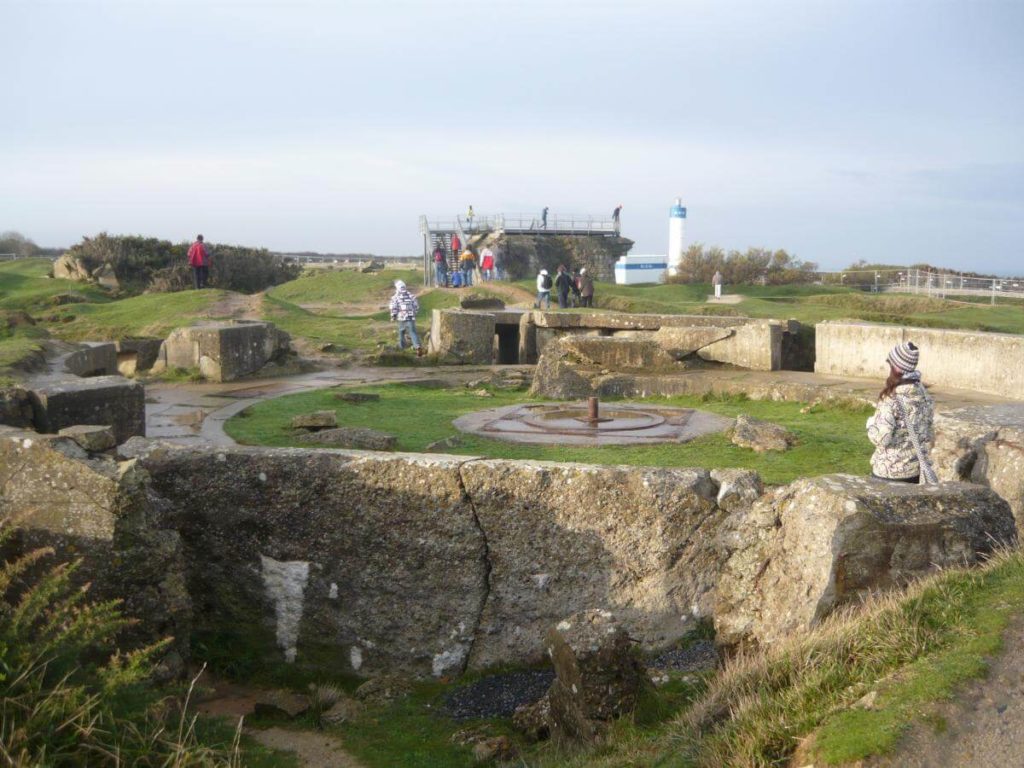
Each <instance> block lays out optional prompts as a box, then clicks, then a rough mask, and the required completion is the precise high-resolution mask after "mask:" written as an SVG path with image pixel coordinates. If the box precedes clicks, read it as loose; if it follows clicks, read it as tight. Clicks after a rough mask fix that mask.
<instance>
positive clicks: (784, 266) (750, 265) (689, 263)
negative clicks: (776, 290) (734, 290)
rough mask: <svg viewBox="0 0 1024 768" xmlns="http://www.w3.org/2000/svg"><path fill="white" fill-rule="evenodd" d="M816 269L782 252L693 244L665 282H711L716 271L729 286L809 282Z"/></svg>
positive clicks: (814, 276)
mask: <svg viewBox="0 0 1024 768" xmlns="http://www.w3.org/2000/svg"><path fill="white" fill-rule="evenodd" d="M817 270H818V265H817V264H815V263H814V262H813V261H801V260H800V259H798V258H796V256H793V255H792V254H790V253H787V252H786V251H784V250H782V249H779V250H776V251H772V250H769V249H768V248H747V250H746V251H735V250H734V251H725V250H724V249H722V248H719V247H718V246H717V245H712V246H705V245H704V244H703V243H694V244H693V245H691V246H690V247H689V248H687V249H686V253H685V254H683V259H682V262H681V264H680V266H679V269H678V272H677V274H676V275H674V276H672V277H669V278H668V282H670V283H710V282H711V278H712V277H714V274H715V272H721V273H722V280H723V281H724V282H725V283H729V284H732V285H736V284H739V283H762V284H766V285H785V284H788V283H812V282H814V281H815V280H817V279H818V274H817Z"/></svg>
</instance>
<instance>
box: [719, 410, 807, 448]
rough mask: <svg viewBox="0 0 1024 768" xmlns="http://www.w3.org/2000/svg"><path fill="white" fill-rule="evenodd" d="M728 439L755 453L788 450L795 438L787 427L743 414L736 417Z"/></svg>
mask: <svg viewBox="0 0 1024 768" xmlns="http://www.w3.org/2000/svg"><path fill="white" fill-rule="evenodd" d="M730 439H731V440H732V442H733V444H735V445H738V446H740V447H741V448H750V449H751V450H753V451H756V452H757V453H764V452H765V451H788V450H789V447H790V446H791V445H793V443H795V442H796V438H795V437H794V436H793V433H791V432H790V431H789V430H788V429H786V428H785V427H783V426H780V425H778V424H772V423H771V422H769V421H761V420H760V419H753V418H751V417H749V416H746V415H744V414H742V413H741V414H740V415H739V416H737V417H736V421H735V423H734V424H733V426H732V431H731V434H730Z"/></svg>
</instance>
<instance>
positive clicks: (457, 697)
mask: <svg viewBox="0 0 1024 768" xmlns="http://www.w3.org/2000/svg"><path fill="white" fill-rule="evenodd" d="M554 679H555V672H554V670H551V669H531V670H524V671H521V672H506V673H503V674H500V675H488V676H487V677H482V678H480V679H479V680H477V681H476V682H473V683H470V684H469V685H463V686H460V687H458V688H456V689H454V690H452V691H449V692H448V693H447V694H446V695H445V697H444V703H443V705H442V707H443V709H444V711H445V713H446V714H447V715H448V716H449V717H451V718H453V719H454V720H472V719H475V718H478V717H512V713H513V712H515V711H516V707H518V706H520V705H521V704H532V703H533V702H535V701H537V700H538V699H539V698H540V697H541V696H543V695H544V694H545V693H547V690H548V688H550V687H551V683H552V682H553V681H554Z"/></svg>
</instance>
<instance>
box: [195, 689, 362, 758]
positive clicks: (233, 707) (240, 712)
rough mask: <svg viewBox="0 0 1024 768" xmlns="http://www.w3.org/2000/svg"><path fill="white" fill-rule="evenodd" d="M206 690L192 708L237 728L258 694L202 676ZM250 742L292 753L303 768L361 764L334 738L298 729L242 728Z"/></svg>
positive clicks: (256, 691)
mask: <svg viewBox="0 0 1024 768" xmlns="http://www.w3.org/2000/svg"><path fill="white" fill-rule="evenodd" d="M203 684H204V685H205V686H207V688H208V689H209V690H208V692H207V693H206V695H204V696H203V697H202V698H201V700H200V701H199V703H198V704H197V706H196V710H197V711H198V712H200V713H201V714H203V715H206V716H208V717H221V718H225V719H227V720H229V721H230V722H231V723H232V725H237V724H238V720H239V718H242V717H245V716H247V715H249V714H251V713H252V711H253V707H254V706H255V705H256V701H257V700H258V698H259V691H258V690H257V689H254V688H250V687H248V686H245V685H241V684H238V683H229V682H226V681H224V680H216V679H213V678H208V677H205V676H204V680H203ZM242 732H243V733H244V734H245V735H246V736H249V737H250V738H252V739H253V740H254V741H257V742H259V743H260V744H262V745H263V746H265V747H269V748H270V749H277V750H281V751H284V752H294V753H295V755H296V757H297V758H298V760H299V764H300V765H302V766H305V768H363V764H362V763H360V762H359V761H358V760H356V758H355V757H353V756H352V755H351V754H349V753H348V752H346V751H345V747H344V745H343V744H342V742H341V739H339V738H338V737H337V736H334V735H332V734H330V733H326V732H324V731H319V730H306V729H299V728H282V727H278V726H274V727H271V728H262V729H261V728H243V731H242Z"/></svg>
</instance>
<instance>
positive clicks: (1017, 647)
mask: <svg viewBox="0 0 1024 768" xmlns="http://www.w3.org/2000/svg"><path fill="white" fill-rule="evenodd" d="M1003 642H1004V645H1003V648H1004V653H1003V655H1002V656H1000V657H999V658H997V659H995V660H994V661H993V663H992V666H991V668H990V671H989V676H988V677H987V678H986V679H984V680H981V681H978V682H977V683H974V684H973V685H971V686H970V687H969V688H968V689H967V690H966V691H965V692H964V693H962V694H960V695H959V696H957V699H956V701H955V702H952V703H950V704H948V705H946V706H945V707H943V708H942V710H941V711H940V713H939V714H941V715H942V717H944V718H945V720H946V722H947V723H948V724H949V730H948V731H946V732H945V733H941V734H937V733H935V731H934V730H933V729H931V728H930V727H928V726H925V725H919V726H915V727H914V728H913V729H912V730H911V732H910V733H909V734H908V735H907V737H906V738H905V739H904V740H903V742H902V743H901V745H900V750H899V753H898V754H897V755H895V756H893V757H889V758H887V759H885V760H879V761H872V762H871V763H870V765H871V766H872V767H873V768H883V767H884V768H896V767H897V766H899V768H961V766H962V767H963V768H967V767H968V766H970V768H1021V767H1022V766H1024V617H1018V619H1017V620H1016V621H1015V622H1014V623H1013V625H1012V626H1011V628H1010V629H1009V630H1008V631H1007V633H1006V636H1005V638H1004V641H1003Z"/></svg>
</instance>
